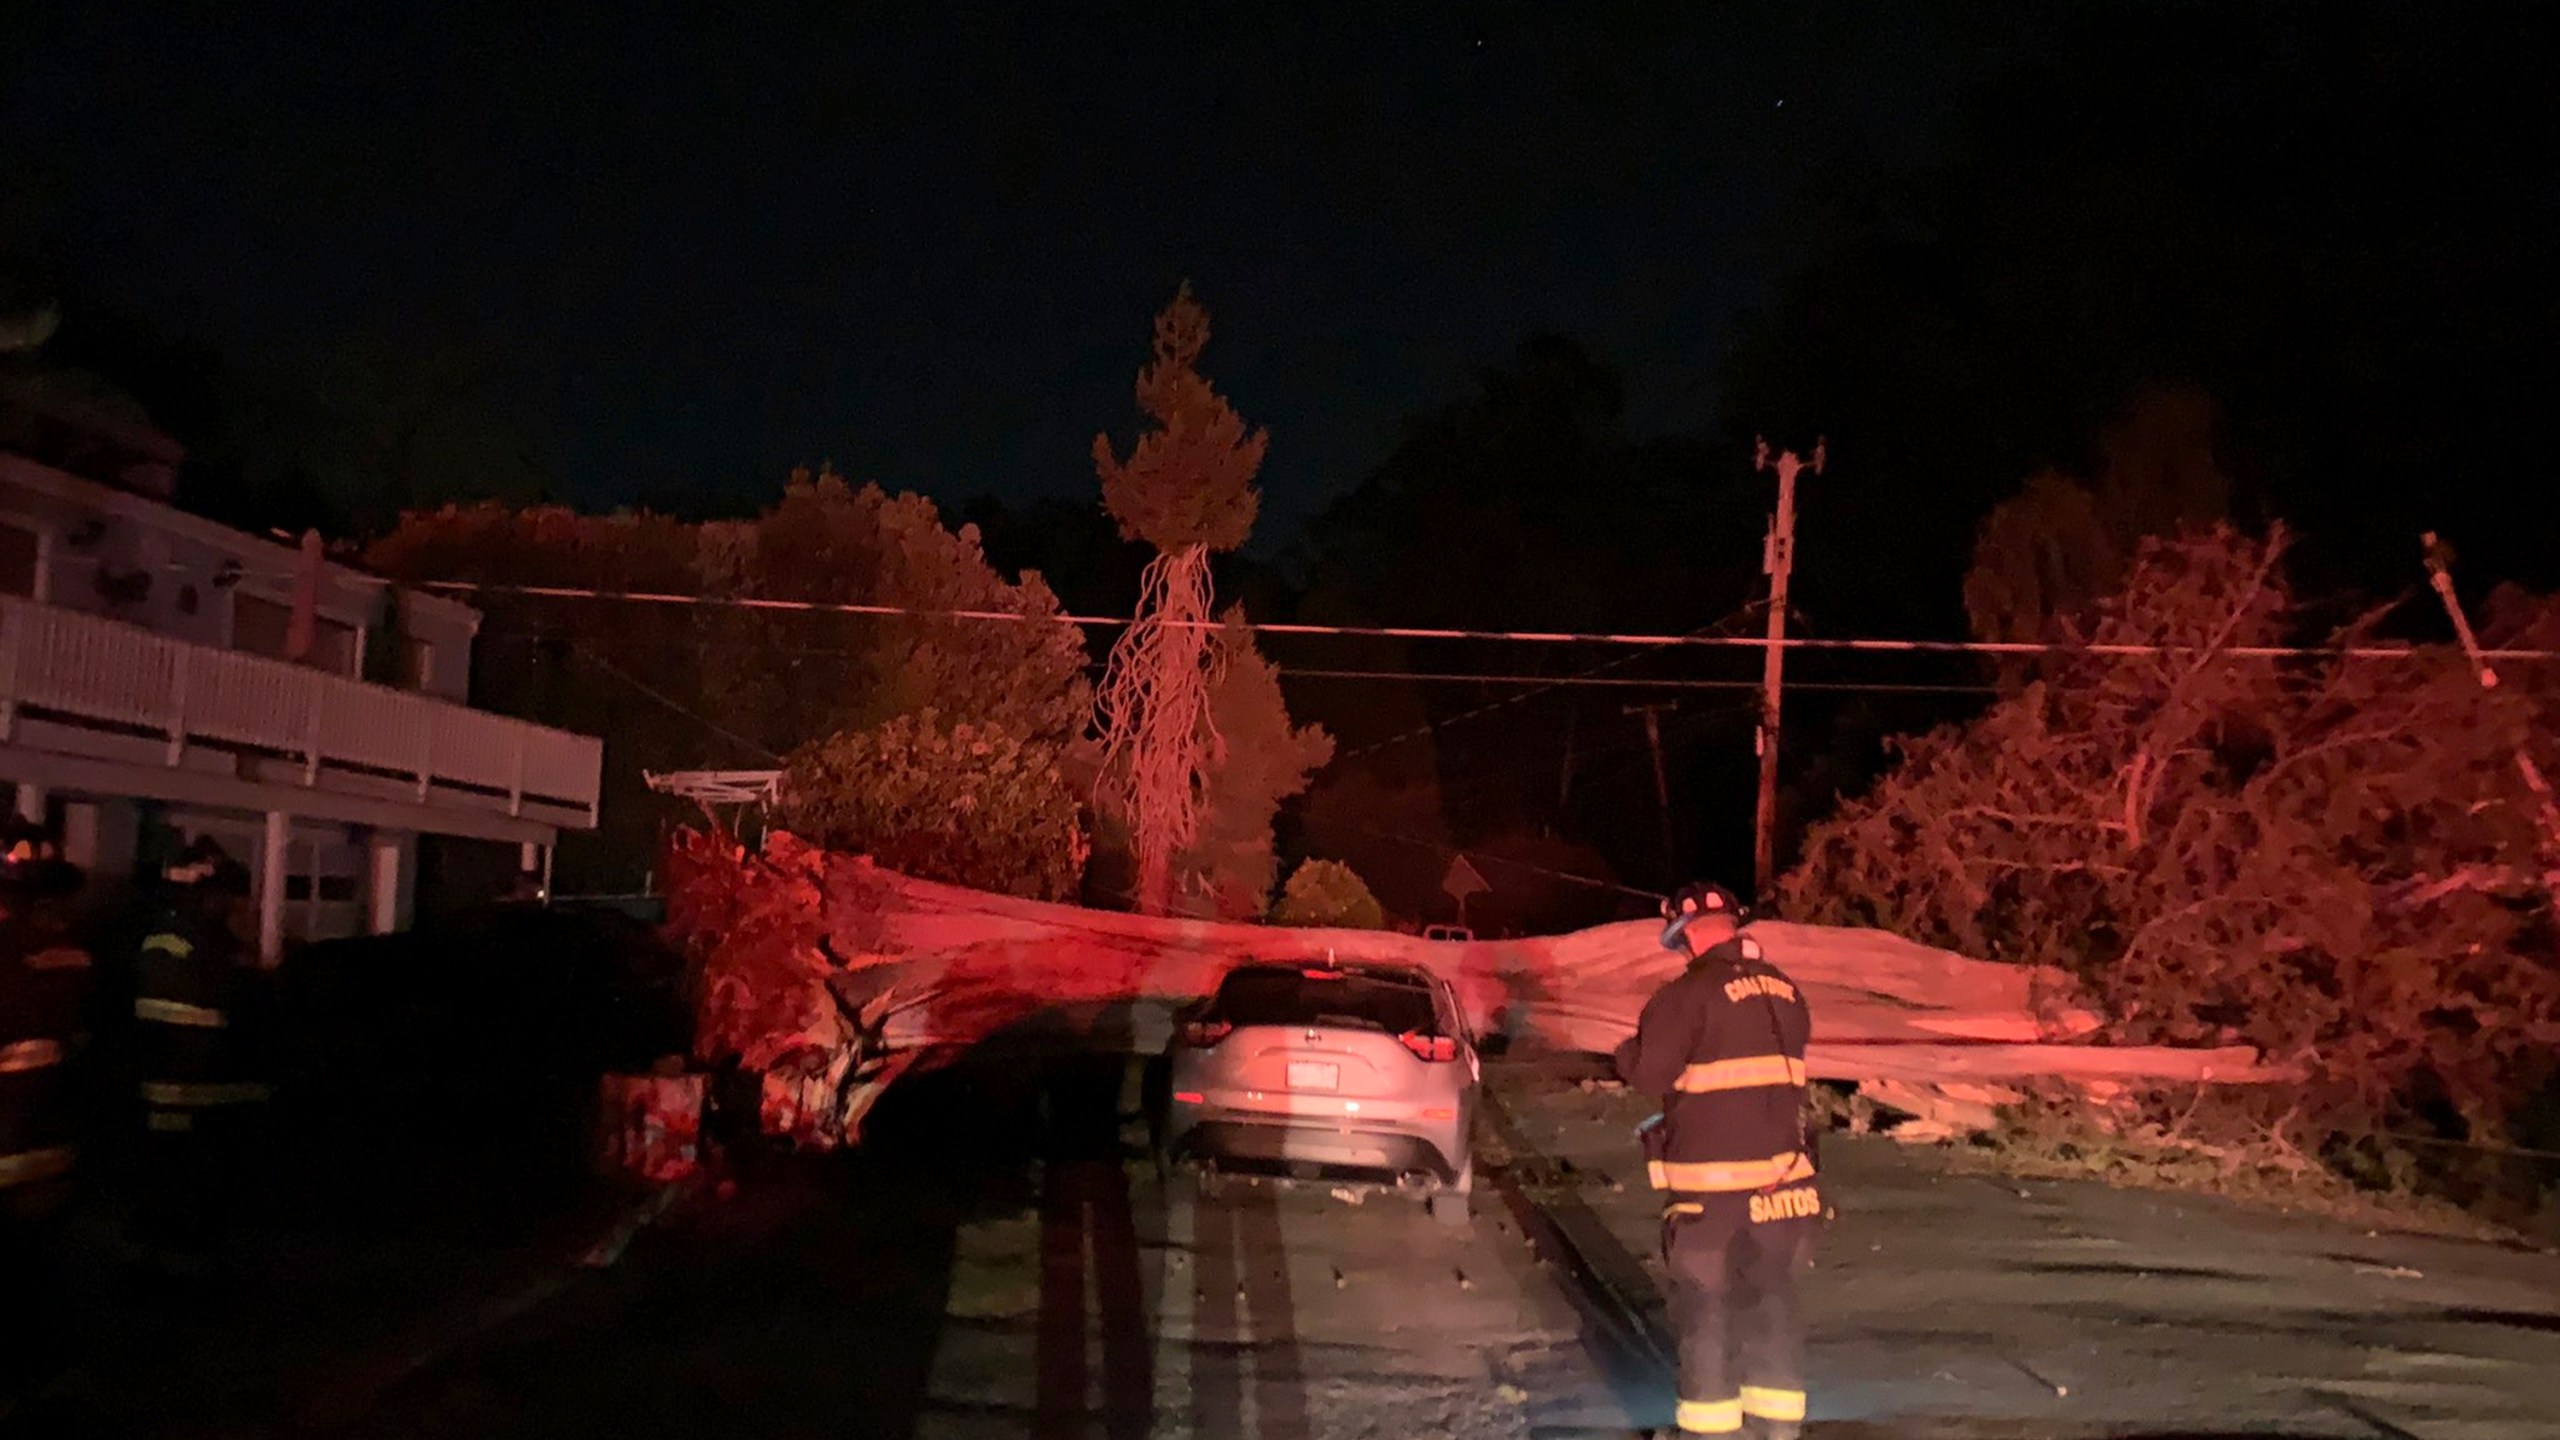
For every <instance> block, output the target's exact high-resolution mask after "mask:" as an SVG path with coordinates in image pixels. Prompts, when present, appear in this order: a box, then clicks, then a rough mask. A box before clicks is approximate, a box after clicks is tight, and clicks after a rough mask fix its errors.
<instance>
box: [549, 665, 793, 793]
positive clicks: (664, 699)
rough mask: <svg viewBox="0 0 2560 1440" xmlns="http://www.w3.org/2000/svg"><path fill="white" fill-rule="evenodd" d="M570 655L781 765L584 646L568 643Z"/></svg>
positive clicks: (777, 759)
mask: <svg viewBox="0 0 2560 1440" xmlns="http://www.w3.org/2000/svg"><path fill="white" fill-rule="evenodd" d="M569 653H570V654H572V655H574V656H576V657H578V658H579V659H581V660H584V661H586V662H587V663H588V664H590V665H593V666H595V667H596V668H597V669H599V670H602V671H603V672H604V673H606V674H607V675H610V676H612V677H613V678H615V679H616V680H619V681H621V682H622V683H623V684H625V685H628V686H630V687H631V688H632V689H634V690H637V691H639V692H640V693H641V694H643V695H646V696H648V697H649V698H650V699H652V700H655V701H657V702H658V703H659V704H661V705H663V706H665V707H666V708H668V709H669V710H672V711H674V712H675V713H677V714H678V715H681V716H683V717H685V718H686V719H688V720H691V721H693V722H694V723H695V724H697V725H700V726H701V727H702V728H703V729H705V730H708V731H710V732H711V733H712V734H714V735H718V736H720V737H721V738H722V739H725V740H727V741H729V742H731V743H732V744H736V745H743V746H745V747H746V748H747V749H749V750H752V751H754V752H755V753H756V754H758V755H762V756H764V757H765V758H766V759H768V760H771V761H773V762H774V763H775V764H777V765H779V764H781V763H783V760H782V757H781V756H779V755H776V754H774V753H773V752H772V751H771V750H768V749H766V748H765V747H763V746H762V745H759V744H757V743H756V742H755V741H753V740H750V739H748V738H747V737H746V736H744V735H741V734H739V733H738V732H737V731H735V730H732V729H730V728H729V727H728V726H726V725H723V724H721V723H720V722H719V721H717V720H714V719H712V718H711V717H710V716H708V715H705V714H703V713H702V712H701V711H699V710H696V709H694V708H692V707H691V706H689V705H686V704H685V703H684V702H683V701H681V700H678V699H676V698H675V697H673V696H671V695H669V694H667V693H666V692H665V691H663V690H660V689H658V688H657V687H656V686H654V685H651V684H650V683H649V682H647V681H645V680H642V679H641V678H640V677H639V676H637V675H633V674H631V673H630V672H628V671H626V670H624V669H623V668H622V667H620V666H618V665H616V664H614V663H613V662H612V661H610V660H607V659H606V658H604V657H603V656H602V655H598V654H596V653H595V652H594V651H592V650H590V649H588V648H587V647H586V646H584V645H581V644H579V643H578V642H576V641H574V640H572V641H570V642H569Z"/></svg>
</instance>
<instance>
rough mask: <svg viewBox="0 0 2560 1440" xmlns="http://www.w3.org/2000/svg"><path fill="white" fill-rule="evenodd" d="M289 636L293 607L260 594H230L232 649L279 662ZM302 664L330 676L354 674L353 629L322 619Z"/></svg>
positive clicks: (291, 630) (354, 641) (354, 630)
mask: <svg viewBox="0 0 2560 1440" xmlns="http://www.w3.org/2000/svg"><path fill="white" fill-rule="evenodd" d="M292 634H293V607H292V606H290V605H283V604H278V603H277V602H276V601H273V600H270V599H268V598H266V597H265V596H263V595H244V594H241V593H239V592H237V591H234V592H233V593H232V597H231V648H232V649H234V650H245V651H248V652H249V653H250V654H252V655H269V656H273V657H274V658H276V659H278V660H282V659H284V658H285V646H286V642H287V641H288V640H289V639H290V638H291V637H292ZM305 663H306V664H309V665H311V666H312V667H313V668H315V669H320V670H326V671H328V672H330V673H331V674H333V675H353V674H354V673H355V672H356V627H354V626H352V625H347V624H342V623H340V622H339V621H336V620H332V619H330V618H329V617H328V616H326V615H323V616H321V617H320V619H319V624H318V626H317V627H316V628H315V629H314V630H313V632H312V637H311V654H310V655H309V656H308V657H306V659H305Z"/></svg>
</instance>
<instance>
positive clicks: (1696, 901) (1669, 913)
mask: <svg viewBox="0 0 2560 1440" xmlns="http://www.w3.org/2000/svg"><path fill="white" fill-rule="evenodd" d="M1709 915H1725V916H1730V917H1731V918H1732V920H1733V923H1735V924H1736V925H1739V924H1741V923H1743V922H1744V921H1745V920H1748V919H1750V918H1751V912H1750V909H1749V908H1748V907H1747V906H1745V905H1744V904H1743V903H1742V900H1741V897H1739V896H1737V895H1735V894H1734V893H1733V892H1732V891H1730V890H1727V889H1726V888H1724V887H1723V886H1721V885H1718V884H1716V883H1715V882H1714V881H1712V880H1700V881H1696V882H1693V883H1691V884H1688V885H1683V886H1681V887H1680V888H1679V889H1678V890H1676V891H1674V892H1673V893H1672V896H1671V898H1670V899H1668V900H1665V901H1663V902H1662V948H1663V949H1665V950H1679V949H1683V948H1685V947H1684V946H1683V945H1682V944H1681V939H1680V937H1681V936H1683V935H1685V934H1687V933H1688V930H1689V927H1690V926H1691V925H1692V924H1694V923H1696V922H1697V921H1698V920H1701V919H1703V918H1705V917H1707V916H1709Z"/></svg>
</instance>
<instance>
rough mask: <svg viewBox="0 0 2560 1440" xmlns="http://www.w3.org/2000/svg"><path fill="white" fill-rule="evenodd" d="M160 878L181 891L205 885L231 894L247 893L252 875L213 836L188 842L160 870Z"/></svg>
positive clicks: (200, 837) (201, 837) (202, 836)
mask: <svg viewBox="0 0 2560 1440" xmlns="http://www.w3.org/2000/svg"><path fill="white" fill-rule="evenodd" d="M160 878H161V879H163V880H166V881H168V882H169V883H170V884H172V885H175V886H178V887H180V888H181V889H193V888H195V887H197V886H204V887H206V888H207V889H212V890H221V891H228V892H230V893H232V894H246V893H248V889H249V872H248V871H246V870H244V869H242V868H241V866H240V862H239V861H237V860H234V859H232V858H231V852H230V851H228V850H225V849H223V848H222V842H220V841H218V840H216V839H214V838H213V837H212V836H210V835H199V836H197V837H196V838H194V839H193V840H190V841H188V842H187V845H186V848H185V849H183V850H180V851H179V852H178V853H177V854H176V855H175V856H173V857H171V859H170V861H169V863H168V864H167V865H165V866H163V867H162V868H161V871H160Z"/></svg>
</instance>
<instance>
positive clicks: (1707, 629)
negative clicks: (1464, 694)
mask: <svg viewBox="0 0 2560 1440" xmlns="http://www.w3.org/2000/svg"><path fill="white" fill-rule="evenodd" d="M1753 608H1754V607H1753V606H1748V605H1746V606H1744V607H1743V608H1742V609H1740V610H1737V611H1735V612H1734V613H1733V614H1731V615H1728V616H1726V617H1725V618H1723V619H1722V620H1718V621H1715V622H1713V623H1711V624H1707V625H1701V626H1699V627H1698V628H1697V629H1695V630H1692V631H1690V632H1689V633H1690V634H1691V635H1708V634H1715V633H1725V634H1730V633H1732V632H1733V629H1734V627H1735V626H1738V625H1740V624H1741V623H1742V621H1743V619H1744V618H1745V617H1746V616H1748V615H1750V613H1751V611H1752V609H1753ZM1657 648H1658V647H1657ZM1652 653H1654V652H1653V651H1652V650H1640V651H1638V652H1636V653H1635V654H1633V655H1621V656H1619V657H1617V658H1616V659H1614V660H1603V661H1601V662H1600V663H1599V664H1597V665H1594V666H1592V667H1591V668H1589V669H1587V670H1582V671H1578V672H1576V673H1574V674H1572V675H1562V676H1557V677H1555V678H1554V679H1553V680H1552V681H1551V682H1549V683H1548V684H1545V685H1542V686H1540V687H1539V688H1537V689H1534V690H1529V691H1524V692H1523V693H1521V694H1518V695H1507V696H1504V697H1503V698H1502V699H1499V700H1496V701H1494V702H1492V703H1491V704H1488V705H1479V706H1477V707H1476V708H1475V709H1473V710H1462V711H1460V712H1459V713H1457V714H1455V715H1452V716H1450V717H1449V718H1448V719H1446V720H1441V721H1437V722H1434V721H1428V720H1426V721H1424V722H1423V723H1422V724H1420V725H1418V726H1416V727H1414V728H1413V729H1411V730H1407V731H1405V732H1403V733H1402V734H1398V735H1390V736H1388V737H1387V738H1386V739H1384V740H1379V741H1374V742H1372V743H1370V744H1367V745H1363V746H1361V747H1360V748H1359V749H1357V750H1354V751H1351V752H1350V753H1348V754H1344V755H1337V756H1335V757H1334V758H1335V759H1336V760H1357V759H1359V758H1361V757H1362V756H1364V755H1373V754H1376V753H1377V752H1378V751H1380V750H1384V749H1387V748H1389V747H1390V746H1395V745H1402V744H1404V743H1406V742H1407V741H1411V740H1418V739H1420V738H1422V737H1423V736H1425V735H1436V734H1438V733H1439V732H1440V731H1441V730H1442V729H1445V728H1446V727H1448V726H1451V725H1458V724H1463V723H1464V722H1466V721H1469V720H1474V719H1477V718H1479V717H1481V716H1485V715H1490V714H1493V713H1494V712H1495V711H1497V710H1503V709H1507V708H1509V707H1511V706H1514V705H1518V704H1521V703H1523V702H1525V701H1529V700H1534V699H1536V698H1537V697H1539V696H1541V695H1545V694H1550V693H1552V692H1554V691H1556V690H1559V689H1562V688H1563V687H1564V686H1565V685H1566V684H1567V683H1570V682H1574V681H1582V680H1590V679H1594V678H1596V677H1599V676H1602V675H1605V674H1607V673H1608V672H1609V671H1611V670H1616V669H1619V668H1622V667H1624V666H1627V665H1631V664H1634V663H1635V662H1636V661H1638V660H1641V659H1643V658H1644V657H1645V656H1646V655H1650V654H1652ZM1282 673H1283V674H1286V673H1287V671H1286V669H1285V668H1284V669H1283V671H1282Z"/></svg>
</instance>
